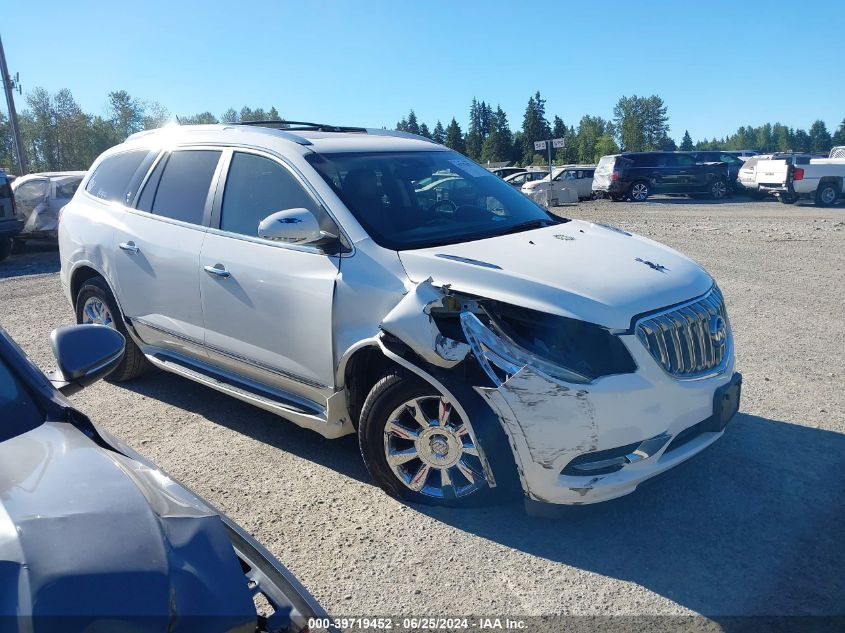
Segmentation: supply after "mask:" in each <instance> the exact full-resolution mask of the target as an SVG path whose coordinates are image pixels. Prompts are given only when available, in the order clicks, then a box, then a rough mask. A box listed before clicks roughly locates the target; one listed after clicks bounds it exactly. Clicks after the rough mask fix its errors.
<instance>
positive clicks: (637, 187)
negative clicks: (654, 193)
mask: <svg viewBox="0 0 845 633" xmlns="http://www.w3.org/2000/svg"><path fill="white" fill-rule="evenodd" d="M650 193H651V191H650V190H649V188H648V183H647V182H643V181H640V182H635V183H634V184H633V185H631V188H630V189H629V190H628V197H629V198H630V199H631V200H632V201H633V202H645V201H646V199H647V198H648V196H649V194H650Z"/></svg>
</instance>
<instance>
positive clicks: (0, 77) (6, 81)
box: [0, 38, 29, 176]
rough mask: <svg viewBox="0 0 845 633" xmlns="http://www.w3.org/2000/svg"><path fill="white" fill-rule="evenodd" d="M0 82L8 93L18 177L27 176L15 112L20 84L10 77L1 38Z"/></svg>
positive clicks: (23, 150)
mask: <svg viewBox="0 0 845 633" xmlns="http://www.w3.org/2000/svg"><path fill="white" fill-rule="evenodd" d="M0 81H2V82H3V89H4V90H5V91H6V105H7V106H9V125H10V126H11V128H12V137H14V139H15V153H16V154H17V156H18V169H19V170H20V173H19V174H18V176H25V175H26V174H27V172H28V171H29V169H28V167H27V164H26V150H25V149H24V147H23V143H22V142H21V131H20V128H18V113H17V112H16V111H15V97H14V91H15V86H17V87H18V93H20V82H19V81H18V79H17V76H16V77H15V81H12V77H11V76H10V75H9V67H8V66H6V53H5V51H4V50H3V40H2V38H0Z"/></svg>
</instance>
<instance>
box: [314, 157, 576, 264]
mask: <svg viewBox="0 0 845 633" xmlns="http://www.w3.org/2000/svg"><path fill="white" fill-rule="evenodd" d="M308 161H309V162H310V163H311V165H312V166H313V167H314V169H316V170H317V172H318V173H319V174H320V175H321V176H322V177H323V179H325V181H326V182H327V183H328V184H329V186H330V187H331V188H332V189H333V190H334V192H335V193H336V194H337V195H338V197H339V198H340V199H341V200H343V202H344V204H346V206H347V207H348V208H349V210H350V211H351V212H352V213H353V214H354V215H355V217H356V219H357V220H358V222H360V223H361V225H362V226H363V227H364V229H365V230H366V231H367V233H368V234H369V235H370V236H371V237H372V238H373V239H374V240H375V241H376V243H377V244H379V245H381V246H383V247H385V248H390V249H392V250H398V251H401V250H408V249H415V248H426V247H429V246H436V245H442V244H456V243H460V242H467V241H471V240H479V239H484V238H488V237H495V236H497V235H504V234H507V233H515V232H518V231H524V230H530V229H534V228H539V227H543V226H549V225H551V224H557V223H559V222H562V221H564V220H562V219H561V218H555V217H554V216H552V215H550V214H549V213H548V212H547V211H546V210H545V209H543V208H542V207H541V206H539V205H538V204H536V203H535V202H533V201H532V200H530V199H529V198H527V197H526V196H524V195H523V194H522V193H520V192H519V191H518V190H517V189H515V188H514V187H512V186H510V185H508V184H507V183H505V182H504V181H502V180H501V179H500V178H497V177H496V176H495V175H494V174H492V173H491V172H489V171H487V170H486V169H484V168H483V167H481V166H479V165H477V164H476V163H473V162H472V161H470V160H469V159H467V158H465V157H463V156H461V155H460V154H458V153H456V152H447V151H431V152H362V153H338V154H311V155H310V156H308Z"/></svg>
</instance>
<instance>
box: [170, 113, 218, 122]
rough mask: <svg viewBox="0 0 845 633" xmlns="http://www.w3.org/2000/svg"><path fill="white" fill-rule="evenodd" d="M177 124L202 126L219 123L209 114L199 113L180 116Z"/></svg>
mask: <svg viewBox="0 0 845 633" xmlns="http://www.w3.org/2000/svg"><path fill="white" fill-rule="evenodd" d="M179 123H180V124H181V125H202V124H205V123H219V121H218V120H217V117H216V116H214V115H213V114H211V112H208V111H206V112H200V113H199V114H192V115H191V116H181V117H179Z"/></svg>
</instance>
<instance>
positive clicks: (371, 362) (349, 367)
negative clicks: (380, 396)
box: [343, 346, 397, 428]
mask: <svg viewBox="0 0 845 633" xmlns="http://www.w3.org/2000/svg"><path fill="white" fill-rule="evenodd" d="M396 366H397V365H396V363H394V362H393V361H392V360H390V359H389V358H387V357H386V356H385V355H384V354H383V353H382V351H381V349H379V348H378V347H376V346H369V347H362V348H361V349H359V350H356V351H355V352H353V354H352V356H351V357H350V359H349V361H347V363H346V368H345V369H344V372H343V384H344V385H346V405H347V407H348V409H349V416H350V418H351V419H352V424H353V425H354V426H355V428H358V418H359V416H360V415H361V409H362V407H363V406H364V400H366V398H367V394H369V393H370V390H371V389H372V388H373V385H375V384H376V382H378V380H379V378H381V377H382V376H383V375H384V374H385V373H387V371H388V369H390V368H391V367H396Z"/></svg>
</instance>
